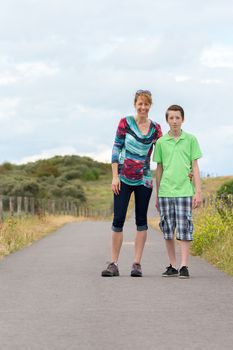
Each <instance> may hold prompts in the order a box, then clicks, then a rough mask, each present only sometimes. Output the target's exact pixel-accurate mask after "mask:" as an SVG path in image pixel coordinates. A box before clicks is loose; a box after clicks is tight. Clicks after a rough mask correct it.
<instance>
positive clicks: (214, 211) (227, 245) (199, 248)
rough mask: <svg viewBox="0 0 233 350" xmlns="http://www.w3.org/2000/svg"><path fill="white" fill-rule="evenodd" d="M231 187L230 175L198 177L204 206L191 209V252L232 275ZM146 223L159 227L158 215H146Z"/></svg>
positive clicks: (232, 219)
mask: <svg viewBox="0 0 233 350" xmlns="http://www.w3.org/2000/svg"><path fill="white" fill-rule="evenodd" d="M232 189H233V176H228V177H219V178H206V179H203V180H202V190H203V197H204V198H206V201H205V206H204V207H201V208H200V209H195V210H194V211H193V221H194V226H195V230H194V240H193V242H192V246H191V253H192V254H193V255H198V256H201V257H203V258H204V259H206V260H207V261H209V262H210V263H212V264H213V265H215V266H217V267H218V268H220V269H222V270H223V271H224V272H226V273H227V274H229V275H232V276H233V234H232V233H233V199H232V196H231V195H233V191H232ZM229 195H230V196H229ZM226 198H227V200H226ZM208 199H210V200H208ZM149 222H150V224H151V225H152V226H153V227H154V228H155V229H156V230H159V217H156V218H155V219H153V220H152V219H151V218H150V220H149Z"/></svg>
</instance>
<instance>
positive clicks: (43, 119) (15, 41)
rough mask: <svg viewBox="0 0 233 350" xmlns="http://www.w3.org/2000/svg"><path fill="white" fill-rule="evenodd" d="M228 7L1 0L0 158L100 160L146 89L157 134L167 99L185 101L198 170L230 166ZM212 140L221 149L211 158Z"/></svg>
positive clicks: (152, 1)
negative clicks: (199, 155) (198, 147)
mask: <svg viewBox="0 0 233 350" xmlns="http://www.w3.org/2000/svg"><path fill="white" fill-rule="evenodd" d="M12 8H13V9H14V11H12ZM168 9H169V11H168ZM232 9H233V2H229V1H226V0H223V1H221V2H219V1H217V0H216V1H213V0H206V1H205V2H203V1H201V0H197V1H196V2H190V1H186V2H185V1H183V0H182V1H178V0H177V1H174V0H167V1H162V0H145V1H144V3H143V6H142V3H141V1H139V0H127V1H120V2H119V1H118V2H117V1H115V0H103V1H100V2H98V3H97V2H96V1H95V0H86V1H85V2H82V1H75V0H57V1H56V0H40V1H39V0H38V1H37V0H34V1H32V0H23V1H21V2H19V1H16V0H11V1H5V2H3V3H2V5H1V11H0V33H2V36H1V35H0V52H1V57H0V90H1V99H0V119H1V144H0V157H1V158H0V159H2V160H5V159H8V160H9V161H11V160H12V159H21V160H22V159H30V158H25V157H27V156H28V155H30V154H32V155H35V156H32V157H44V156H50V155H51V156H52V155H54V154H55V153H56V152H61V153H62V154H64V153H63V152H68V153H74V152H77V154H89V155H91V156H92V157H94V158H95V159H100V160H103V161H105V160H107V159H109V155H110V153H111V148H112V142H113V138H114V135H115V131H116V126H117V123H118V121H119V119H120V117H123V116H125V115H129V114H133V113H134V107H133V97H134V92H135V91H136V90H137V89H140V88H146V89H150V90H151V91H152V93H153V98H154V104H153V108H152V110H151V114H150V117H151V119H153V120H155V121H157V122H159V123H160V124H161V125H162V127H163V129H164V131H166V130H167V124H166V123H165V122H164V111H165V109H166V108H167V107H168V105H170V104H173V103H177V104H180V105H182V106H183V107H184V109H185V112H186V115H187V121H186V123H185V128H186V125H187V129H188V130H187V131H189V130H190V132H192V131H193V132H194V134H197V136H198V137H199V136H200V138H201V143H202V144H203V145H204V151H205V157H206V158H205V159H208V161H207V162H206V161H203V167H204V169H203V170H204V171H205V172H208V171H209V169H208V168H211V169H213V168H216V172H218V173H219V174H221V173H222V174H224V173H229V172H232V173H233V165H232V163H231V162H229V157H230V156H231V155H230V154H229V152H228V148H230V146H229V145H230V141H229V140H230V139H232V134H230V135H229V134H228V131H229V125H231V120H232V115H231V109H232V108H231V105H232V90H233V81H232V76H231V74H229V73H231V71H230V70H232V62H233V60H232V51H233V48H232V39H231V36H230V34H231V27H232V20H233V18H232V13H233V12H232ZM181 19H182V20H181ZM220 125H221V126H222V127H224V126H226V125H227V129H226V130H225V129H221V132H219V130H220ZM212 129H213V130H212ZM214 130H216V131H217V132H216V133H215V134H214ZM202 131H204V133H203V135H202ZM209 135H212V137H209ZM226 135H227V137H226ZM205 136H206V137H205ZM100 145H102V146H100ZM216 145H221V147H222V148H221V150H222V151H223V150H224V149H225V148H227V151H224V152H221V156H218V155H216V154H217V152H218V151H219V150H218V148H217V147H215V146H216ZM29 150H30V154H29ZM45 150H49V151H45ZM46 152H47V153H46ZM46 154H47V155H46ZM33 159H34V158H33ZM37 159H38V158H37ZM210 159H211V160H212V161H210Z"/></svg>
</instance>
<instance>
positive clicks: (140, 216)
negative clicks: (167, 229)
mask: <svg viewBox="0 0 233 350" xmlns="http://www.w3.org/2000/svg"><path fill="white" fill-rule="evenodd" d="M132 192H134V198H135V219H136V220H135V221H136V226H137V231H145V230H147V229H148V226H147V210H148V205H149V201H150V197H151V193H152V188H149V187H146V186H143V185H139V186H131V185H127V184H125V183H124V182H122V181H121V190H120V194H119V195H116V194H114V218H113V223H112V230H113V231H114V232H122V231H123V226H124V222H125V217H126V213H127V208H128V205H129V200H130V196H131V193H132Z"/></svg>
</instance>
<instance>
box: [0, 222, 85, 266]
mask: <svg viewBox="0 0 233 350" xmlns="http://www.w3.org/2000/svg"><path fill="white" fill-rule="evenodd" d="M82 220H84V219H83V218H76V217H73V216H68V215H64V216H53V215H45V216H42V217H38V216H24V217H23V216H22V217H14V216H12V217H9V218H8V219H6V220H5V221H4V222H1V223H0V259H1V258H3V257H4V256H6V255H8V254H10V253H12V252H15V251H17V250H19V249H22V248H23V247H26V246H28V245H30V244H31V243H32V242H34V241H37V240H38V239H40V238H42V237H44V236H46V235H48V234H49V233H50V232H52V231H55V230H56V229H57V228H59V227H61V226H63V225H64V224H66V223H70V222H78V221H82Z"/></svg>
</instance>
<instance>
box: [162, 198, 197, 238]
mask: <svg viewBox="0 0 233 350" xmlns="http://www.w3.org/2000/svg"><path fill="white" fill-rule="evenodd" d="M159 210H160V224H159V226H160V229H161V231H162V232H163V234H164V238H165V239H173V235H174V232H175V230H176V239H178V240H181V241H192V240H193V236H192V233H193V222H192V197H174V198H170V197H159Z"/></svg>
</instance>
